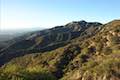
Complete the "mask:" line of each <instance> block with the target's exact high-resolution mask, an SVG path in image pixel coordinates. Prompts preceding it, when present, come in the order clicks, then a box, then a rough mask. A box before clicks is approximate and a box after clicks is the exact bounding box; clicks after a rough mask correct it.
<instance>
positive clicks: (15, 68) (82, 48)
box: [0, 20, 120, 80]
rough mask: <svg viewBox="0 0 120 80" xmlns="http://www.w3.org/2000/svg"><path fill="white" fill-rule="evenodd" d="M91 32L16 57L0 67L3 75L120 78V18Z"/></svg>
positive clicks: (42, 79) (44, 79)
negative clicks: (57, 44)
mask: <svg viewBox="0 0 120 80" xmlns="http://www.w3.org/2000/svg"><path fill="white" fill-rule="evenodd" d="M70 25H71V24H69V28H71V27H70ZM74 27H75V26H74ZM89 29H90V28H89ZM72 30H79V29H78V28H77V29H75V28H74V29H73V28H72ZM86 30H87V29H86ZM86 30H85V31H86ZM87 31H89V30H87ZM90 31H91V29H90ZM92 33H95V34H94V35H91V36H89V37H88V36H87V37H81V36H79V37H77V38H74V39H71V40H70V41H69V43H68V44H66V45H64V46H62V47H58V48H56V49H53V50H51V51H46V52H37V53H30V52H28V53H26V54H27V55H24V56H21V57H17V58H14V59H12V60H11V61H9V62H8V63H6V64H4V65H3V66H2V67H1V68H0V79H2V80H17V79H21V80H58V79H59V80H120V20H115V21H112V22H109V23H107V24H104V25H100V26H99V29H97V32H91V34H92ZM84 34H86V33H84ZM80 35H81V34H80Z"/></svg>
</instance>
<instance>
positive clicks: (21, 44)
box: [0, 21, 101, 66]
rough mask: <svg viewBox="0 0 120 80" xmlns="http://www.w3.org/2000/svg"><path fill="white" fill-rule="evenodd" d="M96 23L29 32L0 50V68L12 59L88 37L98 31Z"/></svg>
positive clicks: (82, 23)
mask: <svg viewBox="0 0 120 80" xmlns="http://www.w3.org/2000/svg"><path fill="white" fill-rule="evenodd" d="M99 25H101V23H98V22H86V21H78V22H71V23H68V24H67V25H65V26H57V27H54V28H51V29H47V30H42V31H37V32H30V33H27V34H25V35H23V36H21V37H17V38H15V39H13V40H11V43H12V44H11V45H9V46H7V47H6V48H4V49H1V51H0V53H1V55H0V66H1V65H2V64H4V63H6V62H8V61H10V60H11V59H12V58H15V57H18V56H23V55H25V54H26V53H33V52H34V53H36V52H46V51H50V50H54V49H56V48H59V47H61V46H64V45H66V44H68V43H69V42H70V41H71V40H72V39H74V38H77V37H81V38H82V37H90V36H92V35H94V34H95V33H92V32H93V31H94V32H97V31H98V30H99V27H98V26H99Z"/></svg>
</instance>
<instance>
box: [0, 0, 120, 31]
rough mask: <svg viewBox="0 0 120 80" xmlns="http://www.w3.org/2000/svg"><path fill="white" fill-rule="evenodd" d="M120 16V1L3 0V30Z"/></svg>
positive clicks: (0, 24)
mask: <svg viewBox="0 0 120 80" xmlns="http://www.w3.org/2000/svg"><path fill="white" fill-rule="evenodd" d="M114 19H120V0H0V29H1V30H19V29H28V28H51V27H54V26H58V25H65V24H67V23H69V22H71V21H80V20H86V21H91V22H94V21H97V22H102V23H106V22H109V21H111V20H114Z"/></svg>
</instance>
